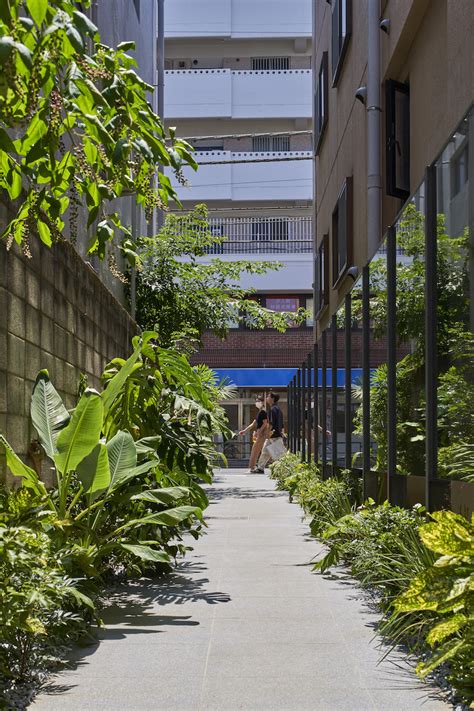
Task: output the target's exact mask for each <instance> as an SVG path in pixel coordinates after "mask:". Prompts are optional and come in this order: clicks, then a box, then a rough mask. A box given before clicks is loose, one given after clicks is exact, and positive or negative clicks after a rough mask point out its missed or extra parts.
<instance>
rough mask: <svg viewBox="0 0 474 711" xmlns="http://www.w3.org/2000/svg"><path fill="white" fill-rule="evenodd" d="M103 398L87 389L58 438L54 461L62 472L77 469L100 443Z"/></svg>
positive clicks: (94, 391)
mask: <svg viewBox="0 0 474 711" xmlns="http://www.w3.org/2000/svg"><path fill="white" fill-rule="evenodd" d="M103 412H104V409H103V405H102V398H101V396H100V395H99V393H98V392H97V391H96V390H92V389H87V390H86V391H85V392H84V394H83V396H82V397H81V399H80V400H79V403H78V405H77V407H76V409H75V410H74V412H73V414H72V417H71V421H70V422H69V424H68V425H67V427H65V428H64V429H63V430H62V431H61V433H60V434H59V437H58V439H57V443H56V444H57V450H58V452H57V454H56V455H55V457H54V462H55V464H56V466H57V468H58V469H59V471H60V472H62V473H64V474H65V473H67V472H69V471H73V470H75V469H76V467H77V465H78V464H79V462H81V461H82V460H83V459H84V457H87V455H88V454H89V453H90V452H91V451H92V449H93V448H94V447H95V446H96V445H97V444H98V442H99V438H100V434H101V430H102V419H103Z"/></svg>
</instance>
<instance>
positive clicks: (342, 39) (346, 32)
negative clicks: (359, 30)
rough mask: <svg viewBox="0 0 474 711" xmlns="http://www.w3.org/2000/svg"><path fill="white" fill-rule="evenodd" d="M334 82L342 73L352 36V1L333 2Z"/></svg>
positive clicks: (340, 0) (334, 83) (338, 0)
mask: <svg viewBox="0 0 474 711" xmlns="http://www.w3.org/2000/svg"><path fill="white" fill-rule="evenodd" d="M331 24H332V32H331V34H332V81H333V86H335V85H336V84H337V80H338V78H339V75H340V73H341V69H342V64H343V60H344V55H345V54H346V51H347V46H348V44H349V39H350V37H351V34H352V0H332V23H331Z"/></svg>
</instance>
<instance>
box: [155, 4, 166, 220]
mask: <svg viewBox="0 0 474 711" xmlns="http://www.w3.org/2000/svg"><path fill="white" fill-rule="evenodd" d="M157 7H158V40H157V45H156V51H157V57H156V83H157V89H156V94H157V107H156V113H157V114H158V116H159V117H160V118H161V120H162V121H164V115H165V0H157ZM160 170H161V168H160ZM163 221H164V219H163V210H157V211H156V228H157V229H156V231H157V232H158V231H159V230H160V228H161V227H162V226H163Z"/></svg>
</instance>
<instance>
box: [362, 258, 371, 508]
mask: <svg viewBox="0 0 474 711" xmlns="http://www.w3.org/2000/svg"><path fill="white" fill-rule="evenodd" d="M362 472H363V474H362V476H363V495H364V499H366V498H367V496H368V494H367V490H368V478H369V475H370V267H369V266H366V267H364V269H363V270H362Z"/></svg>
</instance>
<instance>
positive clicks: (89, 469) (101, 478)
mask: <svg viewBox="0 0 474 711" xmlns="http://www.w3.org/2000/svg"><path fill="white" fill-rule="evenodd" d="M76 472H77V476H78V477H79V479H80V481H81V483H82V486H83V487H84V491H85V493H86V494H95V493H97V492H98V491H104V490H105V489H107V488H108V486H109V484H110V468H109V455H108V453H107V447H106V446H105V444H98V445H96V446H95V447H94V449H93V450H92V452H91V453H90V454H88V455H87V457H84V459H83V460H82V462H79V464H78V465H77V468H76Z"/></svg>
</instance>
